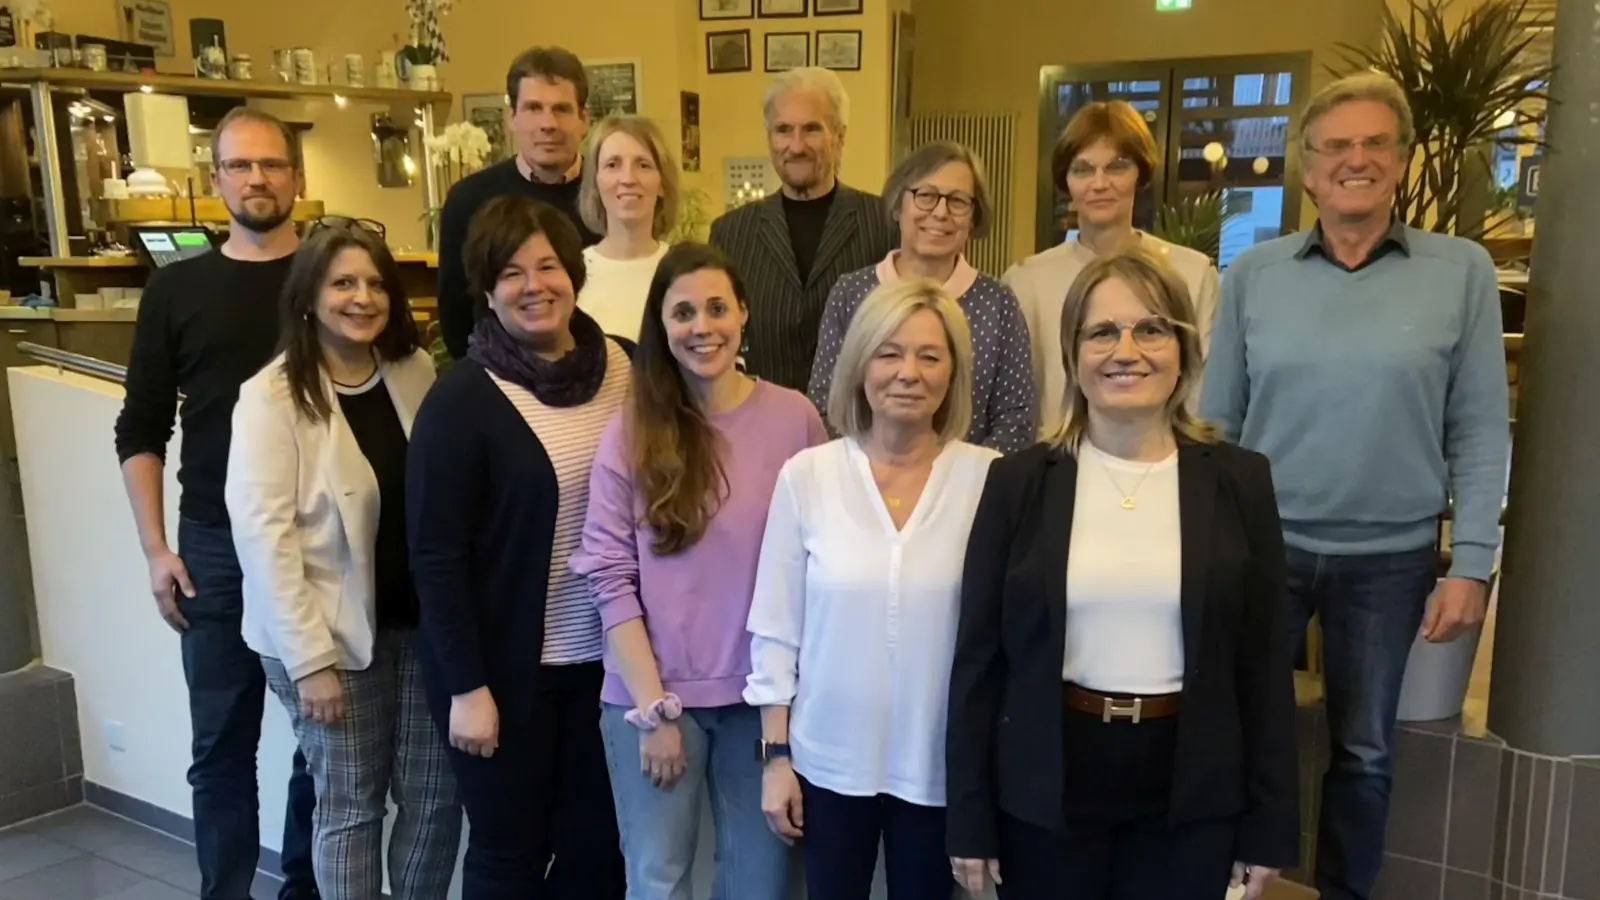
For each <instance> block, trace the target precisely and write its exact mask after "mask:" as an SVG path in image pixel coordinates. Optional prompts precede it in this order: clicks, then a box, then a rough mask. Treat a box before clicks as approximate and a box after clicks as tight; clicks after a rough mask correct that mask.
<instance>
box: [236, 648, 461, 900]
mask: <svg viewBox="0 0 1600 900" xmlns="http://www.w3.org/2000/svg"><path fill="white" fill-rule="evenodd" d="M415 640H416V634H415V632H413V631H399V632H379V634H378V638H377V645H376V646H375V647H374V648H373V658H372V665H371V666H369V667H368V668H367V669H365V670H364V671H359V672H349V671H343V670H340V671H339V672H338V675H339V686H340V688H341V689H342V690H343V692H344V703H345V710H344V719H343V721H341V722H340V723H339V724H337V725H323V724H321V723H319V722H312V721H309V720H307V719H304V718H303V717H302V716H301V715H300V696H299V692H298V691H297V690H296V688H295V685H294V683H293V682H292V681H290V680H289V674H288V671H287V670H285V669H284V667H283V663H281V662H279V661H278V660H276V659H272V658H271V657H266V656H263V657H262V658H261V665H262V667H263V668H264V669H265V670H266V673H267V684H268V685H269V686H271V688H272V692H273V693H274V694H277V696H278V699H279V700H281V701H282V702H283V705H284V708H285V709H286V710H288V712H289V720H290V722H291V724H292V725H293V726H294V733H295V736H296V737H297V738H298V739H299V741H300V750H301V752H302V753H304V754H305V758H306V768H307V769H308V770H309V771H310V772H311V777H312V778H313V779H314V780H315V782H316V786H317V811H316V816H315V818H314V819H313V822H312V827H313V830H314V845H313V847H312V864H313V869H314V871H315V872H316V876H317V888H318V890H320V891H321V893H322V896H323V898H324V900H379V898H380V897H382V896H383V868H384V867H383V858H384V853H383V819H384V814H385V813H386V812H387V807H386V806H385V802H384V801H385V797H386V796H389V797H392V798H393V799H394V803H395V807H396V811H395V820H394V828H393V830H392V832H391V833H390V835H389V853H388V857H389V866H388V868H389V890H390V892H391V894H392V896H393V898H394V900H445V896H446V894H447V893H448V892H449V890H450V880H451V877H452V876H453V875H454V873H455V866H456V853H457V850H458V848H459V847H460V844H461V822H462V817H461V805H460V800H459V798H458V797H457V795H456V782H455V777H454V776H453V775H452V774H451V772H450V764H449V760H448V758H447V757H446V755H445V744H444V741H443V740H442V739H441V738H440V737H439V732H438V731H437V730H436V729H435V728H434V724H433V719H432V717H431V716H430V715H429V713H428V703H427V697H426V695H425V694H424V692H423V686H422V673H421V671H420V670H419V669H418V666H417V654H416V648H415V646H414V641H415Z"/></svg>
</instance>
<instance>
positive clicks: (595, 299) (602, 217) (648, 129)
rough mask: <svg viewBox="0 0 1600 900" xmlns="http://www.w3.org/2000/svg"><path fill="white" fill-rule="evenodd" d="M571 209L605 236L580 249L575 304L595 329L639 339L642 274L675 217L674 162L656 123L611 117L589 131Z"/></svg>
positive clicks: (661, 252) (646, 284)
mask: <svg viewBox="0 0 1600 900" xmlns="http://www.w3.org/2000/svg"><path fill="white" fill-rule="evenodd" d="M578 214H579V215H581V216H583V224H585V225H587V226H589V229H590V230H591V231H594V232H596V233H598V234H602V235H605V236H604V237H602V238H601V239H600V243H598V244H595V245H594V246H593V247H585V248H584V250H583V265H584V269H585V272H586V278H585V281H584V284H583V291H582V293H580V294H578V307H579V308H580V309H582V310H583V311H584V312H586V313H588V314H589V315H590V316H592V317H593V318H594V320H595V321H596V322H599V323H600V330H601V331H604V332H605V333H606V334H609V335H612V336H613V337H620V338H626V339H627V340H629V341H637V340H638V339H639V323H640V321H641V319H642V317H643V316H644V299H645V295H647V294H649V293H650V279H652V278H654V277H655V274H656V266H657V265H659V264H660V263H661V257H663V256H665V255H666V253H667V243H666V241H664V240H662V238H663V237H665V236H666V235H667V234H668V233H669V232H670V231H672V229H673V227H674V225H675V224H676V223H677V221H678V164H677V163H676V162H674V161H673V159H672V152H671V151H670V150H668V149H667V141H666V138H664V137H662V135H661V129H660V128H657V127H656V123H654V122H652V121H650V120H649V119H646V118H644V117H643V116H612V117H610V118H608V119H606V120H604V121H602V122H601V123H600V124H599V125H597V126H595V129H594V132H593V133H592V134H591V135H589V153H588V155H587V157H586V158H585V159H584V161H583V184H582V186H580V187H579V189H578Z"/></svg>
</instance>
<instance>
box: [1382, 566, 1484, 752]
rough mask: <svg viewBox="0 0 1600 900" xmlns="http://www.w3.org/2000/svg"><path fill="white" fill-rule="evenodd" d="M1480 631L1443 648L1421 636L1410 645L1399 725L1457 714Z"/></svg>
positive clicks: (1480, 634) (1476, 651) (1468, 633)
mask: <svg viewBox="0 0 1600 900" xmlns="http://www.w3.org/2000/svg"><path fill="white" fill-rule="evenodd" d="M1490 590H1491V595H1490V604H1491V605H1493V597H1494V594H1495V593H1498V591H1499V579H1498V578H1497V579H1495V584H1493V585H1491V588H1490ZM1482 636H1483V628H1482V627H1478V628H1473V629H1472V630H1470V631H1467V632H1465V633H1463V634H1461V635H1458V636H1457V637H1456V639H1455V640H1453V641H1450V642H1449V643H1446V644H1434V643H1429V642H1428V641H1427V640H1425V639H1424V638H1423V637H1422V635H1421V634H1418V635H1417V638H1416V640H1415V641H1414V642H1413V643H1412V645H1411V655H1410V656H1409V657H1408V658H1407V660H1406V675H1405V678H1404V680H1402V681H1401V682H1400V709H1399V715H1398V716H1397V718H1398V719H1399V720H1400V721H1402V722H1437V721H1440V720H1441V719H1451V718H1454V717H1456V716H1458V715H1460V714H1461V706H1462V704H1463V703H1465V702H1466V699H1467V686H1468V684H1469V683H1470V682H1471V681H1472V664H1473V662H1474V661H1476V660H1477V658H1478V639H1479V638H1481V637H1482Z"/></svg>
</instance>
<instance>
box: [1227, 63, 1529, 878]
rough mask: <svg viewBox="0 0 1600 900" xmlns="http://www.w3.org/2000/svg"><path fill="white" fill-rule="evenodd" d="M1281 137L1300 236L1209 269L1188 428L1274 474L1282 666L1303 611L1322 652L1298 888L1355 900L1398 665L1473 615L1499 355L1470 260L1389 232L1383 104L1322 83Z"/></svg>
mask: <svg viewBox="0 0 1600 900" xmlns="http://www.w3.org/2000/svg"><path fill="white" fill-rule="evenodd" d="M1300 130H1301V140H1302V146H1303V149H1304V151H1305V160H1306V168H1305V189H1306V192H1307V193H1309V194H1310V195H1311V197H1312V199H1313V200H1314V201H1316V204H1317V224H1316V225H1315V226H1314V227H1313V228H1312V229H1311V230H1309V231H1307V232H1304V233H1301V234H1295V235H1290V236H1288V237H1283V238H1278V239H1277V240H1275V241H1269V242H1267V243H1264V244H1259V245H1257V246H1255V247H1253V248H1251V249H1250V250H1247V251H1245V252H1244V253H1243V254H1241V255H1239V256H1238V257H1237V258H1236V259H1234V261H1233V264H1232V265H1231V266H1229V268H1228V277H1227V279H1226V280H1225V281H1224V283H1223V291H1222V303H1221V306H1220V307H1219V308H1218V311H1217V318H1216V324H1215V328H1214V330H1213V331H1212V335H1211V355H1210V356H1209V358H1208V359H1207V365H1206V383H1205V392H1204V396H1203V398H1202V400H1201V404H1200V411H1201V413H1202V414H1203V415H1204V416H1205V417H1206V418H1208V419H1212V420H1214V421H1215V422H1217V423H1218V424H1219V425H1221V427H1222V436H1223V439H1224V440H1227V441H1236V442H1238V443H1240V444H1242V445H1243V446H1245V447H1248V448H1250V449H1252V450H1256V451H1259V452H1261V453H1263V454H1265V455H1266V457H1267V458H1268V459H1269V460H1271V462H1272V476H1273V482H1274V483H1275V484H1276V486H1277V492H1278V508H1279V510H1280V512H1281V514H1282V519H1283V531H1284V543H1285V544H1287V545H1288V575H1289V577H1288V597H1287V598H1286V599H1287V603H1288V613H1289V615H1288V618H1287V633H1286V634H1285V635H1284V640H1285V641H1286V642H1287V643H1288V645H1289V648H1290V650H1291V652H1293V653H1295V654H1296V655H1298V651H1299V649H1300V647H1302V646H1303V644H1304V641H1305V632H1306V623H1307V621H1308V620H1309V619H1310V617H1311V616H1312V614H1313V613H1315V614H1316V615H1317V616H1318V617H1319V621H1320V622H1321V627H1322V636H1323V642H1322V643H1323V651H1322V652H1323V672H1324V675H1323V681H1324V692H1325V696H1326V698H1327V714H1328V728H1329V732H1330V734H1331V737H1332V740H1331V741H1330V745H1331V748H1332V761H1331V764H1330V766H1329V769H1328V771H1327V773H1326V774H1325V775H1324V777H1323V782H1322V812H1321V822H1320V824H1319V828H1318V837H1317V843H1316V847H1317V861H1316V887H1317V889H1318V890H1319V891H1321V892H1322V896H1323V898H1325V900H1353V898H1365V897H1368V896H1370V895H1371V893H1372V890H1373V885H1374V884H1375V883H1376V881H1377V877H1378V869H1379V866H1380V864H1381V863H1382V861H1383V848H1384V828H1385V824H1386V822H1387V820H1388V810H1389V794H1390V787H1391V782H1392V781H1393V767H1394V765H1393V760H1394V755H1393V754H1394V743H1393V738H1394V728H1395V719H1396V714H1397V710H1398V708H1399V702H1400V688H1401V682H1402V680H1403V678H1404V676H1405V669H1406V661H1407V659H1408V658H1409V656H1410V652H1411V648H1412V645H1413V643H1414V642H1415V640H1416V637H1417V635H1418V633H1419V631H1420V633H1421V635H1422V637H1423V638H1425V639H1426V640H1428V641H1431V642H1436V643H1437V642H1445V641H1450V640H1453V639H1455V637H1456V636H1457V635H1459V634H1461V633H1463V632H1465V631H1468V630H1470V629H1472V628H1474V627H1476V626H1477V625H1478V624H1479V623H1481V622H1482V621H1483V618H1484V615H1485V610H1486V608H1487V606H1488V601H1489V583H1490V580H1491V577H1492V573H1493V571H1494V566H1495V552H1496V550H1497V548H1498V547H1499V544H1500V507H1501V501H1502V499H1503V498H1504V495H1505V484H1506V457H1507V454H1508V452H1509V444H1510V429H1509V423H1508V408H1507V399H1506V394H1507V388H1506V364H1505V347H1504V343H1503V339H1502V337H1501V323H1500V299H1499V290H1498V287H1497V284H1496V279H1495V271H1494V263H1493V262H1491V260H1490V258H1489V254H1488V252H1487V251H1486V250H1484V248H1483V247H1482V246H1481V245H1479V244H1477V243H1474V242H1472V241H1468V240H1465V239H1462V238H1456V237H1449V236H1446V235H1441V234H1433V233H1431V232H1426V231H1420V230H1417V229H1414V228H1408V227H1406V226H1405V225H1404V224H1402V223H1400V222H1398V221H1396V220H1395V218H1394V212H1393V210H1394V200H1395V193H1396V190H1397V189H1398V186H1399V184H1400V179H1401V178H1403V177H1405V173H1406V168H1407V166H1408V165H1409V164H1410V161H1411V141H1412V131H1413V129H1412V119H1411V110H1410V108H1409V107H1408V106H1407V104H1406V99H1405V94H1404V93H1403V92H1402V90H1401V89H1400V87H1399V85H1397V84H1395V83H1394V82H1393V81H1392V80H1390V79H1389V78H1388V77H1387V76H1384V75H1380V74H1376V73H1363V74H1359V75H1353V76H1351V77H1349V78H1345V79H1342V80H1340V81H1337V82H1335V83H1333V84H1331V85H1329V86H1328V87H1326V88H1324V89H1323V90H1322V91H1321V92H1320V93H1318V94H1317V96H1315V97H1313V98H1312V100H1311V103H1310V104H1309V106H1308V107H1307V109H1306V112H1305V114H1304V116H1303V117H1302V119H1301V129H1300ZM1452 502H1453V504H1454V517H1453V522H1452V528H1451V532H1450V534H1451V548H1450V549H1451V552H1450V567H1449V571H1448V573H1447V574H1446V575H1445V577H1443V578H1440V577H1439V552H1438V548H1437V546H1436V544H1437V542H1438V535H1439V520H1440V517H1441V516H1443V515H1444V514H1445V512H1446V510H1447V509H1449V508H1450V507H1451V504H1452Z"/></svg>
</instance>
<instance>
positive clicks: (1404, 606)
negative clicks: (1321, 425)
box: [1287, 547, 1438, 900]
mask: <svg viewBox="0 0 1600 900" xmlns="http://www.w3.org/2000/svg"><path fill="white" fill-rule="evenodd" d="M1288 566H1289V568H1288V573H1289V616H1288V628H1289V633H1288V635H1287V639H1288V641H1289V647H1290V650H1291V652H1292V653H1293V654H1294V656H1299V655H1300V648H1301V646H1302V645H1303V644H1304V642H1305V633H1306V623H1307V622H1308V621H1309V620H1310V618H1311V615H1312V613H1316V614H1317V615H1318V616H1319V620H1320V621H1321V623H1322V667H1323V676H1322V678H1323V693H1324V696H1325V698H1326V706H1327V714H1328V733H1329V738H1330V740H1329V742H1328V743H1329V747H1330V750H1331V753H1330V762H1329V766H1328V771H1327V772H1326V773H1325V774H1324V775H1323V778H1322V819H1321V821H1320V822H1319V823H1318V825H1317V873H1316V879H1317V884H1316V887H1317V890H1319V891H1321V892H1322V896H1323V898H1324V900H1365V898H1367V897H1369V896H1371V895H1372V889H1373V885H1374V884H1376V883H1377V880H1378V869H1379V867H1380V866H1381V865H1382V863H1383V844H1384V833H1385V828H1386V826H1387V824H1388V821H1389V792H1390V787H1391V785H1392V783H1393V774H1394V727H1395V716H1396V714H1397V712H1398V711H1399V708H1400V684H1401V681H1402V680H1403V679H1404V678H1405V673H1406V660H1408V659H1409V658H1410V656H1411V645H1412V644H1413V643H1414V642H1415V641H1416V637H1417V631H1418V629H1419V628H1421V626H1422V616H1423V613H1424V611H1425V610H1426V609H1427V605H1428V596H1429V595H1430V594H1431V593H1432V592H1433V588H1434V585H1435V584H1436V583H1437V580H1438V554H1437V553H1436V552H1435V550H1434V548H1432V547H1426V548H1423V549H1421V550H1412V551H1409V552H1406V553H1385V554H1374V555H1369V556H1321V555H1318V554H1315V553H1308V552H1306V551H1304V550H1296V549H1294V548H1293V547H1291V548H1289V550H1288Z"/></svg>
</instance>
